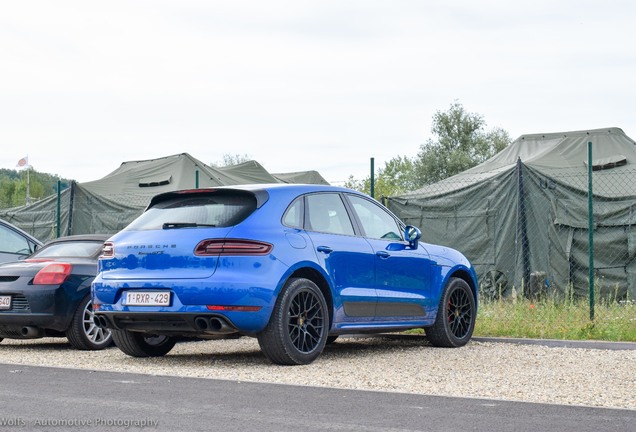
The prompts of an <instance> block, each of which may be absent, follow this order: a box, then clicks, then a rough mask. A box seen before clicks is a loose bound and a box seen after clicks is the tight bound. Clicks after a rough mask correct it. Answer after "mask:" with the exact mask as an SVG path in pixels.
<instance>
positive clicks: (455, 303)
mask: <svg viewBox="0 0 636 432" xmlns="http://www.w3.org/2000/svg"><path fill="white" fill-rule="evenodd" d="M476 318H477V307H476V304H475V297H474V295H473V292H472V290H471V289H470V287H469V286H468V284H467V283H466V281H464V280H463V279H459V278H451V279H450V280H449V281H448V283H447V284H446V287H445V288H444V292H443V293H442V298H441V300H440V302H439V308H438V310H437V317H436V318H435V323H434V324H433V325H432V326H431V327H427V328H425V331H426V338H427V339H428V340H429V342H430V343H431V344H432V345H433V346H436V347H444V348H457V347H461V346H464V345H466V344H467V343H468V341H469V340H470V338H471V337H472V335H473V330H474V329H475V319H476Z"/></svg>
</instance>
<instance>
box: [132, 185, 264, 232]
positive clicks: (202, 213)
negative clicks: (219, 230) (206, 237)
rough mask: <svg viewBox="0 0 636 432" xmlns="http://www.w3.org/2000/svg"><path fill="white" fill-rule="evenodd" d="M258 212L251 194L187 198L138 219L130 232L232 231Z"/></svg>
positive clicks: (155, 208)
mask: <svg viewBox="0 0 636 432" xmlns="http://www.w3.org/2000/svg"><path fill="white" fill-rule="evenodd" d="M255 209H256V198H255V197H254V195H252V194H250V193H236V192H235V191H233V192H232V193H223V192H217V193H214V194H205V195H203V194H197V195H194V194H193V195H183V196H177V197H175V198H171V199H169V200H166V201H162V202H159V203H157V204H155V205H154V206H153V207H151V208H149V209H148V210H146V212H145V213H143V214H142V215H141V216H139V217H138V218H137V219H135V220H134V221H133V222H132V223H131V224H130V225H128V227H126V230H127V231H141V230H155V229H162V228H164V227H165V226H169V227H172V228H179V227H187V228H194V227H199V226H200V227H210V226H212V227H229V226H233V225H236V224H238V223H239V222H241V221H243V220H244V219H245V218H247V217H248V216H249V215H250V214H252V212H253V211H254V210H255Z"/></svg>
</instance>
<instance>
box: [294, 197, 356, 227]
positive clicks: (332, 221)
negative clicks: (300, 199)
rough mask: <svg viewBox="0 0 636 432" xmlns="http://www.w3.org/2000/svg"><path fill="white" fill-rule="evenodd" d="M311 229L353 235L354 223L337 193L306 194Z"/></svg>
mask: <svg viewBox="0 0 636 432" xmlns="http://www.w3.org/2000/svg"><path fill="white" fill-rule="evenodd" d="M306 200H307V201H306V202H307V212H308V215H309V218H308V226H307V227H306V228H307V229H308V230H309V231H317V232H323V233H329V234H343V235H353V234H354V232H353V225H351V219H349V215H348V213H347V210H346V208H345V206H344V203H343V202H342V198H340V194H337V193H317V194H311V195H307V196H306Z"/></svg>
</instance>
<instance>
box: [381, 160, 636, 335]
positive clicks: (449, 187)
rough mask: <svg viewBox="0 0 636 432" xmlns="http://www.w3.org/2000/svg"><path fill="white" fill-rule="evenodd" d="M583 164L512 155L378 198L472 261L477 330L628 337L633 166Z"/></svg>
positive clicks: (632, 291) (635, 196) (635, 236)
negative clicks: (486, 167) (502, 163)
mask: <svg viewBox="0 0 636 432" xmlns="http://www.w3.org/2000/svg"><path fill="white" fill-rule="evenodd" d="M613 168H616V169H613ZM581 171H584V170H581V169H580V167H577V169H576V170H575V169H571V167H558V166H551V167H545V166H543V167H537V166H526V165H524V164H522V163H521V161H520V160H519V161H518V163H517V165H516V167H514V168H510V167H507V169H502V170H493V171H487V172H484V171H481V172H478V173H470V174H466V175H458V176H455V177H452V178H450V179H447V180H445V181H442V182H439V183H436V184H434V185H429V186H426V187H424V188H423V189H420V190H418V191H417V192H414V193H410V194H405V195H402V196H399V197H389V198H387V199H386V202H387V205H388V207H389V208H390V209H391V210H393V211H394V212H395V213H396V214H397V215H398V216H400V217H401V218H402V219H403V220H404V221H405V222H406V223H407V224H410V225H415V226H418V227H420V228H421V229H422V234H423V240H424V241H426V242H430V243H435V244H441V245H446V246H449V247H452V248H455V249H457V250H459V251H461V252H463V253H464V254H465V255H466V256H467V257H468V258H469V259H470V261H471V262H472V263H473V265H474V266H475V268H476V270H477V273H478V277H479V282H480V303H481V304H480V308H481V311H480V319H479V320H478V325H477V330H476V331H477V333H480V332H481V333H482V334H483V335H489V336H503V335H505V336H516V337H528V336H529V337H555V338H577V339H578V338H601V339H610V340H635V341H636V170H634V169H628V168H627V167H626V166H621V167H620V169H619V168H617V164H615V163H612V164H610V165H609V166H600V167H596V166H595V167H594V171H593V172H592V174H591V176H590V175H588V173H587V172H581ZM590 189H591V190H590ZM590 192H591V193H590ZM590 197H591V199H590ZM590 209H591V210H592V211H591V212H590ZM542 320H543V322H542Z"/></svg>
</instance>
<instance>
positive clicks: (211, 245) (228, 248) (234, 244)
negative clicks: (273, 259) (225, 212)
mask: <svg viewBox="0 0 636 432" xmlns="http://www.w3.org/2000/svg"><path fill="white" fill-rule="evenodd" d="M272 249H273V246H272V245H271V244H269V243H263V242H259V241H255V240H236V239H208V240H203V241H201V242H200V243H199V244H198V245H197V247H196V248H194V254H195V255H197V256H212V255H215V256H218V255H267V254H268V253H270V252H271V251H272Z"/></svg>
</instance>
